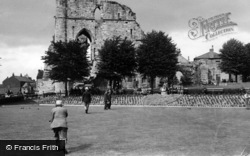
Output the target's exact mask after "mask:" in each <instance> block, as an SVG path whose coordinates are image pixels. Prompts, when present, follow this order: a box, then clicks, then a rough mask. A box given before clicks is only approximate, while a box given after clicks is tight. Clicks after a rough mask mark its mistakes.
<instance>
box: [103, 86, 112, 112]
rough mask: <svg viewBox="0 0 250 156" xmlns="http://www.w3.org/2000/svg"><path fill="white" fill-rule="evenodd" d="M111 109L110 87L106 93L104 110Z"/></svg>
mask: <svg viewBox="0 0 250 156" xmlns="http://www.w3.org/2000/svg"><path fill="white" fill-rule="evenodd" d="M108 109H111V89H110V88H108V89H107V90H106V92H105V93H104V110H108Z"/></svg>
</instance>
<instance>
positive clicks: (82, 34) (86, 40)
mask: <svg viewBox="0 0 250 156" xmlns="http://www.w3.org/2000/svg"><path fill="white" fill-rule="evenodd" d="M76 40H77V41H78V42H79V43H80V44H88V45H89V47H88V50H87V51H88V52H87V56H88V57H89V58H90V61H93V60H94V55H93V52H92V41H93V35H92V33H91V32H90V31H89V30H88V29H86V28H83V29H82V30H81V31H79V32H78V34H77V35H76Z"/></svg>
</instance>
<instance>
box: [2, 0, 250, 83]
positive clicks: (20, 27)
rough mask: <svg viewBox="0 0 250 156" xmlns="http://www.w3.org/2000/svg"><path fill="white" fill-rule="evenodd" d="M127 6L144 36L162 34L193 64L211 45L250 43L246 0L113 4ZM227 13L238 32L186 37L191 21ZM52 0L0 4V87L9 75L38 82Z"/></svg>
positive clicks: (129, 0)
mask: <svg viewBox="0 0 250 156" xmlns="http://www.w3.org/2000/svg"><path fill="white" fill-rule="evenodd" d="M115 1H117V2H119V3H121V4H124V5H127V6H129V7H130V8H131V9H132V10H133V11H134V12H135V13H136V15H137V21H138V23H139V24H140V26H141V28H142V29H143V30H144V32H145V33H148V32H151V31H152V30H157V31H159V30H161V31H163V32H165V33H166V34H168V35H169V36H171V37H172V39H173V41H174V43H176V44H177V47H178V48H180V50H181V53H182V55H183V56H184V57H185V58H188V57H189V58H190V60H193V58H194V57H196V56H199V55H202V54H204V53H206V52H208V51H209V49H210V48H211V46H212V45H213V46H214V50H215V52H218V53H219V50H220V49H221V47H222V45H223V43H225V42H226V41H228V40H229V39H231V38H235V39H238V40H240V41H241V42H243V43H244V44H246V43H249V42H250V29H249V28H250V20H249V15H250V9H249V6H250V1H249V0H237V1H236V0H115ZM228 12H231V15H230V16H229V17H230V20H231V21H233V22H235V23H237V31H235V33H232V34H228V35H224V36H220V37H218V38H217V39H214V40H211V41H205V40H204V38H203V39H202V38H201V39H196V40H191V39H190V38H189V37H188V31H189V30H190V27H189V26H188V22H189V20H190V19H192V18H197V17H203V18H204V19H208V18H210V17H214V16H216V15H220V14H222V13H228ZM54 16H55V0H0V57H1V58H2V59H0V64H1V66H0V84H1V83H2V81H3V80H4V79H5V78H6V77H7V76H8V77H10V76H11V75H12V73H15V75H20V74H22V75H25V74H28V75H29V76H31V77H32V78H33V79H35V78H36V75H37V73H38V69H43V68H44V66H43V62H42V60H41V56H43V55H44V54H45V51H46V50H47V49H48V46H49V44H50V41H51V40H52V36H53V34H54Z"/></svg>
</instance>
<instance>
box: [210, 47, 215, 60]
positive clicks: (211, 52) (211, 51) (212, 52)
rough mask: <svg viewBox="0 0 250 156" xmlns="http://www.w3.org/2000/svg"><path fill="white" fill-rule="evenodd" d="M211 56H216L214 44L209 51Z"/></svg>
mask: <svg viewBox="0 0 250 156" xmlns="http://www.w3.org/2000/svg"><path fill="white" fill-rule="evenodd" d="M209 58H214V46H212V49H210V51H209Z"/></svg>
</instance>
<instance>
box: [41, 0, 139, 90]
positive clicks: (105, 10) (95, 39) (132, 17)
mask: <svg viewBox="0 0 250 156" xmlns="http://www.w3.org/2000/svg"><path fill="white" fill-rule="evenodd" d="M143 34H144V33H143V31H142V29H141V28H140V26H139V24H138V23H137V21H136V14H135V13H134V12H133V11H132V10H131V9H130V8H129V7H128V6H125V5H122V4H119V3H117V2H114V1H107V0H56V15H55V34H54V36H55V38H54V39H55V41H60V40H61V41H69V40H79V41H83V42H88V43H89V44H90V47H89V50H88V51H89V58H90V61H91V62H92V70H91V76H94V75H95V72H96V61H98V50H99V49H100V48H101V46H102V45H103V44H104V41H105V40H106V39H108V38H112V37H113V36H120V37H121V38H125V37H126V38H127V39H130V40H132V41H133V42H134V44H135V46H137V45H139V44H140V40H141V39H142V37H143ZM48 70H49V67H48V66H46V65H45V69H44V71H45V72H44V73H45V74H44V79H46V78H47V79H48V77H47V76H46V75H48V73H47V72H48ZM51 85H52V84H51ZM50 88H51V86H50ZM54 88H55V92H59V91H62V92H63V90H64V85H63V84H59V83H56V84H55V87H54ZM44 92H46V91H44Z"/></svg>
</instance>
